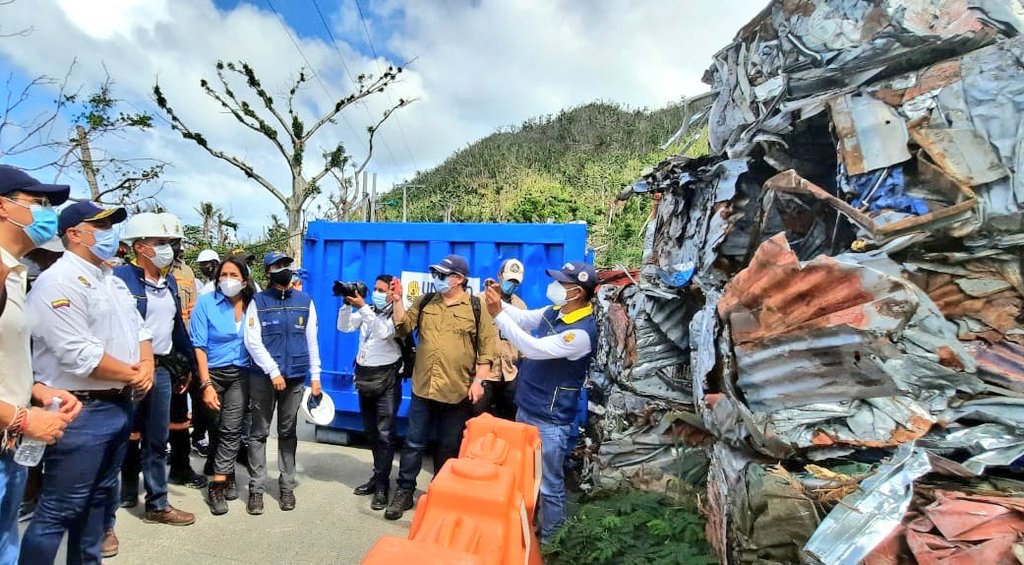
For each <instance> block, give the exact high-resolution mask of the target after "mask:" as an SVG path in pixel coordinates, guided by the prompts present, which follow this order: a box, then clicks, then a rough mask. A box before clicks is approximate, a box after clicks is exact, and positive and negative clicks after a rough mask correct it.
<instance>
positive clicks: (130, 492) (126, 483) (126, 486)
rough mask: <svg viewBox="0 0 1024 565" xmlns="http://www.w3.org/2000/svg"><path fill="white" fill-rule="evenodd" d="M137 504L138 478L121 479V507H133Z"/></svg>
mask: <svg viewBox="0 0 1024 565" xmlns="http://www.w3.org/2000/svg"><path fill="white" fill-rule="evenodd" d="M138 504H139V480H138V479H135V480H134V481H132V480H128V479H122V480H121V508H135V507H136V506H138Z"/></svg>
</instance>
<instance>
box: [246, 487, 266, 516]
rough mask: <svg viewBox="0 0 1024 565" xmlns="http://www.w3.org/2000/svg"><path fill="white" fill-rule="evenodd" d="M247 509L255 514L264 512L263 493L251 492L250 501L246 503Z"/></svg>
mask: <svg viewBox="0 0 1024 565" xmlns="http://www.w3.org/2000/svg"><path fill="white" fill-rule="evenodd" d="M245 511H246V512H248V513H249V514H252V515H253V516H259V515H260V514H263V493H262V492H250V493H249V503H248V504H246V505H245Z"/></svg>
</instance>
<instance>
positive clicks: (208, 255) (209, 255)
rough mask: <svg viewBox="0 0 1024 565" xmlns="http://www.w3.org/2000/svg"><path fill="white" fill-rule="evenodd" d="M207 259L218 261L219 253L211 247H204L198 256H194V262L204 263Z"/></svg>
mask: <svg viewBox="0 0 1024 565" xmlns="http://www.w3.org/2000/svg"><path fill="white" fill-rule="evenodd" d="M207 261H216V262H218V263H220V255H217V252H216V251H214V250H212V249H204V250H202V251H200V252H199V257H197V258H196V263H205V262H207Z"/></svg>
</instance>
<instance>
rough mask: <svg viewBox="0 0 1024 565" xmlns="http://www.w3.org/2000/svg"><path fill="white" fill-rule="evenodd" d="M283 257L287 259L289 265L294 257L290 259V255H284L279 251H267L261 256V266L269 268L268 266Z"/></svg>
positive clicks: (293, 260)
mask: <svg viewBox="0 0 1024 565" xmlns="http://www.w3.org/2000/svg"><path fill="white" fill-rule="evenodd" d="M285 259H287V260H288V264H289V265H290V264H292V263H294V262H295V259H292V258H291V257H289V256H287V255H285V254H284V253H281V252H279V251H271V252H270V253H267V254H266V255H264V256H263V268H264V269H267V268H270V266H271V265H273V264H274V263H277V262H278V261H283V260H285Z"/></svg>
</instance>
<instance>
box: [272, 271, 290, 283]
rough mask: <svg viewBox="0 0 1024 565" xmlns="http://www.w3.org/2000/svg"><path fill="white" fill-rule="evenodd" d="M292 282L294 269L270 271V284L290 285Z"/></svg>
mask: <svg viewBox="0 0 1024 565" xmlns="http://www.w3.org/2000/svg"><path fill="white" fill-rule="evenodd" d="M291 283H292V270H291V269H284V270H282V271H278V272H276V273H270V284H273V285H276V286H288V285H290V284H291Z"/></svg>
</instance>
